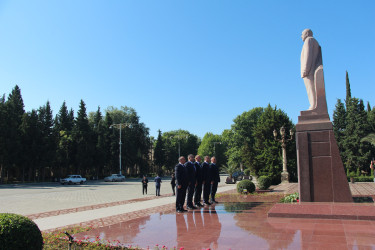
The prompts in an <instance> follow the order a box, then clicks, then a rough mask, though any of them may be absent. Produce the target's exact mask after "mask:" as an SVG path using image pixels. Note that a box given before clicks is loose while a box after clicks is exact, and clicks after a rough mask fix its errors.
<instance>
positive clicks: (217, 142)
mask: <svg viewBox="0 0 375 250" xmlns="http://www.w3.org/2000/svg"><path fill="white" fill-rule="evenodd" d="M212 143H213V144H214V156H216V144H221V142H219V141H214V142H212Z"/></svg>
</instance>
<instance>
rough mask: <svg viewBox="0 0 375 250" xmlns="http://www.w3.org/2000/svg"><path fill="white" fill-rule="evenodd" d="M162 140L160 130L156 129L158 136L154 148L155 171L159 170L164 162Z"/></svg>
mask: <svg viewBox="0 0 375 250" xmlns="http://www.w3.org/2000/svg"><path fill="white" fill-rule="evenodd" d="M163 148H164V142H163V138H162V134H161V130H160V129H159V130H158V138H157V139H156V143H155V148H154V164H155V166H157V170H156V171H157V172H158V171H160V170H161V167H162V166H163V165H164V164H165V154H164V151H163Z"/></svg>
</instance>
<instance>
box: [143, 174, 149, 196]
mask: <svg viewBox="0 0 375 250" xmlns="http://www.w3.org/2000/svg"><path fill="white" fill-rule="evenodd" d="M147 185H148V179H147V177H146V176H143V178H142V194H143V195H144V194H145V193H146V194H147Z"/></svg>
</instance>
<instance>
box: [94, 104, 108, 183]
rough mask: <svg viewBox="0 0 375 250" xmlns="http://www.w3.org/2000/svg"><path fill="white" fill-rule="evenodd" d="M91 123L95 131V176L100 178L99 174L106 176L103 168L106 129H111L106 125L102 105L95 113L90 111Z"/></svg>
mask: <svg viewBox="0 0 375 250" xmlns="http://www.w3.org/2000/svg"><path fill="white" fill-rule="evenodd" d="M89 123H90V126H91V128H92V130H93V133H94V138H93V140H94V143H95V153H94V165H93V168H94V169H95V176H96V178H97V179H98V178H99V176H100V177H103V176H104V171H103V170H104V165H105V163H106V154H105V139H104V134H105V130H108V129H109V127H106V126H105V123H104V121H103V116H102V113H101V111H100V107H98V110H97V111H96V112H95V113H90V115H89Z"/></svg>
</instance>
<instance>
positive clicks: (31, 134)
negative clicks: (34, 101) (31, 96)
mask: <svg viewBox="0 0 375 250" xmlns="http://www.w3.org/2000/svg"><path fill="white" fill-rule="evenodd" d="M40 128H41V125H40V122H39V118H38V113H37V111H36V110H34V109H33V110H32V111H31V112H27V113H25V114H24V115H23V117H22V124H21V131H22V145H23V154H22V181H25V180H27V181H36V179H35V177H36V170H37V169H38V168H39V167H40V165H41V158H42V154H43V153H44V152H43V148H41V146H42V145H43V137H42V132H41V130H40Z"/></svg>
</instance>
